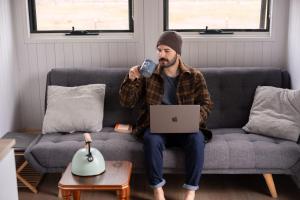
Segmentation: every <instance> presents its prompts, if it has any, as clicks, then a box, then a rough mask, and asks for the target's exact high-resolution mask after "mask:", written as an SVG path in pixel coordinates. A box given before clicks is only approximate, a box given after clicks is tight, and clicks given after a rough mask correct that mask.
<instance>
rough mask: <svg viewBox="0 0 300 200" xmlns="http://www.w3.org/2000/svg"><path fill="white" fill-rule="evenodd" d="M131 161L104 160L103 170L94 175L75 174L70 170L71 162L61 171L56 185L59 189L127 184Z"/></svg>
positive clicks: (107, 187)
mask: <svg viewBox="0 0 300 200" xmlns="http://www.w3.org/2000/svg"><path fill="white" fill-rule="evenodd" d="M131 170H132V163H131V162H129V161H105V172H104V173H102V174H100V175H96V176H77V175H73V174H72V172H71V164H69V165H68V167H67V169H66V170H65V172H64V173H63V175H62V177H61V179H60V181H59V183H58V187H59V188H61V189H83V190H84V189H87V190H91V189H117V188H120V189H122V188H124V187H128V186H129V181H130V176H131Z"/></svg>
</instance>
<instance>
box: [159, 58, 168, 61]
mask: <svg viewBox="0 0 300 200" xmlns="http://www.w3.org/2000/svg"><path fill="white" fill-rule="evenodd" d="M159 61H169V60H168V59H166V58H160V59H159Z"/></svg>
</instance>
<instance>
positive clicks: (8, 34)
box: [0, 0, 18, 137]
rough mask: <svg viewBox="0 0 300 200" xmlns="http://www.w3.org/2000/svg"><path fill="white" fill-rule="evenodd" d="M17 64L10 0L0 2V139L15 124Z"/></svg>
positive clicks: (16, 114) (13, 127) (0, 0)
mask: <svg viewBox="0 0 300 200" xmlns="http://www.w3.org/2000/svg"><path fill="white" fill-rule="evenodd" d="M16 68H17V62H16V49H15V44H14V31H13V21H12V12H11V3H10V0H0V137H1V136H3V135H4V134H5V133H6V132H7V131H10V130H13V129H15V128H16V126H15V125H16V124H17V116H18V113H16V110H17V104H18V103H17V96H18V95H17V92H16V91H17V84H16V83H17V69H16Z"/></svg>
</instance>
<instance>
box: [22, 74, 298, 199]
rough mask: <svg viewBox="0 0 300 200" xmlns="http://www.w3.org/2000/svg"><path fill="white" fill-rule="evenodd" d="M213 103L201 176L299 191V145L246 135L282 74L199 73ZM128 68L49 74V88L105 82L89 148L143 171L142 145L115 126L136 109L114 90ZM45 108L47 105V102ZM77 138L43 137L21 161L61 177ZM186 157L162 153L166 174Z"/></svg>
mask: <svg viewBox="0 0 300 200" xmlns="http://www.w3.org/2000/svg"><path fill="white" fill-rule="evenodd" d="M200 70H201V71H202V72H203V74H204V76H205V78H206V81H207V85H208V88H209V91H210V94H211V97H212V100H213V102H214V109H213V111H212V112H211V114H210V117H209V120H208V127H209V128H211V129H212V132H213V138H212V140H211V141H210V142H209V143H207V144H206V147H205V161H204V170H203V173H210V174H264V176H265V179H266V181H267V183H268V186H269V189H270V191H271V193H272V196H273V197H276V191H275V193H274V191H273V192H272V184H273V181H272V174H288V175H291V176H292V177H293V178H294V180H295V182H296V183H297V184H298V186H300V145H299V144H297V143H295V142H291V141H286V140H281V139H276V138H270V137H264V136H262V135H256V134H247V133H245V132H244V131H243V130H242V129H241V127H243V126H244V125H245V124H246V122H247V121H248V117H249V112H250V109H251V105H252V102H253V97H254V93H255V89H256V87H257V86H258V85H268V86H275V87H283V88H289V87H290V78H289V75H288V73H287V72H286V71H284V70H281V69H275V68H201V69H200ZM127 72H128V69H122V68H114V69H112V68H104V69H97V70H83V69H53V70H51V71H50V72H49V73H48V76H47V85H61V86H78V85H84V84H92V83H105V84H106V95H105V110H104V121H103V126H104V128H103V130H102V131H101V132H99V133H92V138H93V140H94V141H93V144H92V145H93V146H94V147H96V148H98V149H99V150H100V151H101V152H102V154H103V155H104V158H105V159H106V160H130V161H132V162H133V167H134V169H133V171H134V172H143V171H144V164H143V148H142V145H143V144H142V143H141V142H139V141H137V140H136V139H135V138H134V137H132V136H131V135H128V134H120V133H115V132H114V131H113V126H114V125H115V123H116V122H120V123H131V124H134V121H135V118H136V116H135V114H136V110H129V109H126V108H122V107H121V106H120V103H119V96H118V90H119V87H120V85H121V82H122V81H123V79H124V77H125V75H126V73H127ZM46 104H47V103H46ZM83 144H84V143H83V137H82V134H81V133H74V134H63V133H54V134H45V135H41V136H39V137H38V138H36V140H35V141H34V142H32V143H31V145H30V146H29V147H28V148H27V150H26V152H25V157H26V159H27V160H28V161H29V163H30V164H31V165H32V166H33V167H34V168H35V169H36V170H38V171H40V172H44V173H53V172H62V171H63V170H64V169H65V167H66V166H67V164H68V163H69V162H71V159H72V156H73V154H74V153H75V152H76V150H77V149H79V148H81V147H82V146H83ZM183 163H184V155H183V154H182V152H181V151H179V150H178V149H176V148H173V149H168V150H166V151H165V152H164V170H165V172H166V173H181V172H183V168H184V164H183Z"/></svg>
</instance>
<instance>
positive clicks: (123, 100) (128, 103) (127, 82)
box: [119, 67, 145, 108]
mask: <svg viewBox="0 0 300 200" xmlns="http://www.w3.org/2000/svg"><path fill="white" fill-rule="evenodd" d="M132 69H133V70H135V69H134V67H133V68H132ZM134 73H135V71H134V72H133V73H132V70H130V71H129V73H128V74H127V75H126V77H125V79H124V81H123V83H122V84H121V87H120V90H119V96H120V104H121V105H122V106H124V107H129V108H133V107H134V106H135V105H136V103H137V102H138V100H139V99H140V97H141V94H142V90H143V86H144V81H145V80H144V78H142V77H141V76H140V75H139V74H138V73H137V72H136V73H137V74H136V75H135V74H134Z"/></svg>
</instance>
